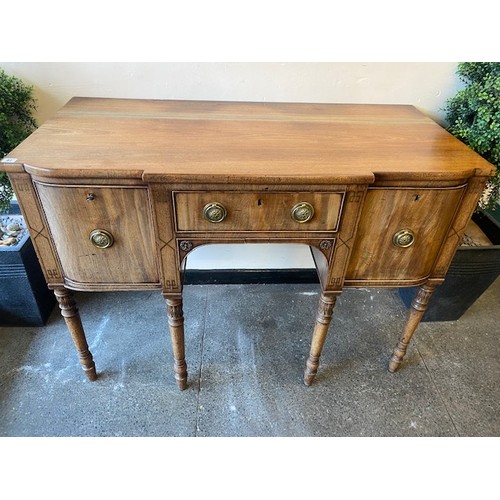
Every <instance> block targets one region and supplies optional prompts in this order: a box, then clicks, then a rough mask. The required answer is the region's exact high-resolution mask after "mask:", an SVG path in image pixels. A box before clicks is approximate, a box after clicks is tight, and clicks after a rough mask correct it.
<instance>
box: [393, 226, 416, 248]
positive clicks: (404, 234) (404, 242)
mask: <svg viewBox="0 0 500 500" xmlns="http://www.w3.org/2000/svg"><path fill="white" fill-rule="evenodd" d="M392 242H393V243H394V245H396V246H397V247H401V248H407V247H409V246H411V245H413V243H414V242H415V235H414V234H413V231H412V230H411V229H402V230H401V231H398V232H397V233H395V234H394V236H393V237H392Z"/></svg>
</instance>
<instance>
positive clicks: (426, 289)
mask: <svg viewBox="0 0 500 500" xmlns="http://www.w3.org/2000/svg"><path fill="white" fill-rule="evenodd" d="M436 286H437V285H435V284H430V283H429V284H425V285H421V286H420V287H419V288H418V290H417V294H416V295H415V298H414V299H413V301H412V303H411V307H410V309H409V311H408V318H407V320H406V326H405V329H404V331H403V334H402V335H401V338H400V339H399V342H398V345H397V346H396V348H395V349H394V352H393V354H392V357H391V359H390V361H389V371H390V372H395V371H397V370H398V369H399V367H400V366H401V363H402V362H403V358H404V356H405V354H406V350H407V349H408V345H409V343H410V340H411V338H412V336H413V334H414V333H415V330H416V329H417V326H418V325H419V324H420V320H421V319H422V316H423V315H424V312H425V310H426V309H427V305H428V304H429V300H430V298H431V296H432V294H433V293H434V290H435V289H436Z"/></svg>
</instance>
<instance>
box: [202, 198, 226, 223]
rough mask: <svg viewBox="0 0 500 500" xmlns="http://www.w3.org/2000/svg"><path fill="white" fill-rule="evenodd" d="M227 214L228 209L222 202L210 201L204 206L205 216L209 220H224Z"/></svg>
mask: <svg viewBox="0 0 500 500" xmlns="http://www.w3.org/2000/svg"><path fill="white" fill-rule="evenodd" d="M226 215H227V210H226V207H225V206H224V205H223V204H222V203H217V202H214V203H208V204H207V205H205V206H204V208H203V217H205V219H207V220H208V221H209V222H222V221H223V220H224V219H225V218H226Z"/></svg>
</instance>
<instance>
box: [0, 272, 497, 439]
mask: <svg viewBox="0 0 500 500" xmlns="http://www.w3.org/2000/svg"><path fill="white" fill-rule="evenodd" d="M318 292H319V290H318V286H317V285H204V286H186V287H185V293H184V315H185V319H186V358H187V362H188V370H189V387H188V389H187V390H186V391H184V392H180V391H178V389H177V387H176V384H175V381H174V377H173V370H172V350H171V346H170V340H169V336H168V327H167V318H166V310H165V306H164V302H163V299H162V297H161V295H160V293H156V292H155V293H150V292H117V293H99V294H98V293H96V294H88V293H76V294H75V295H76V298H77V300H78V305H79V308H80V312H81V315H82V320H83V323H84V326H85V328H86V331H87V338H88V341H89V344H90V348H91V351H92V353H93V355H94V359H95V362H96V366H97V370H98V373H99V378H98V380H97V381H96V382H93V383H92V382H89V381H87V380H86V379H85V378H84V375H83V372H82V371H81V369H80V366H79V363H78V360H77V356H76V353H75V351H74V348H73V345H72V343H71V340H70V337H69V334H68V333H67V330H66V327H65V324H64V321H63V320H62V318H61V317H60V316H59V312H58V310H55V311H54V312H53V314H52V316H51V318H50V320H49V322H48V324H47V326H45V327H42V328H0V403H1V407H0V435H1V436H499V435H500V341H499V329H498V325H499V324H500V308H499V307H498V304H499V302H500V279H499V280H497V281H496V282H495V283H494V284H493V285H492V286H491V287H490V289H489V290H488V291H487V292H486V293H485V294H484V295H483V296H482V297H481V298H480V299H479V300H478V301H477V302H476V303H475V304H474V305H473V306H472V308H470V309H469V311H467V313H466V314H465V315H464V316H463V317H462V318H461V319H460V320H459V321H456V322H446V323H445V322H443V323H422V324H421V325H420V327H419V329H418V330H417V333H416V334H415V337H414V341H413V342H412V344H411V346H410V349H409V352H408V354H407V356H406V358H405V361H404V364H403V365H402V368H401V370H400V371H399V372H398V373H396V374H390V373H389V372H388V371H387V363H388V360H389V357H390V354H391V352H392V348H393V347H394V345H395V344H396V342H397V339H398V336H399V333H400V331H401V329H402V327H403V324H404V318H405V309H404V306H403V304H402V302H401V300H400V298H399V296H398V294H397V291H396V290H385V289H361V290H345V291H344V293H343V294H342V296H341V297H340V298H339V300H338V302H337V306H336V308H335V312H334V319H333V321H332V325H331V327H330V334H329V336H328V338H327V341H326V344H325V347H324V350H323V355H322V360H321V366H320V371H319V373H318V376H317V377H316V380H315V382H314V383H313V385H312V386H311V387H306V386H304V385H303V383H302V374H303V369H304V364H305V358H306V355H307V353H308V349H309V342H310V335H311V332H312V327H313V323H314V316H315V312H316V306H317V301H318Z"/></svg>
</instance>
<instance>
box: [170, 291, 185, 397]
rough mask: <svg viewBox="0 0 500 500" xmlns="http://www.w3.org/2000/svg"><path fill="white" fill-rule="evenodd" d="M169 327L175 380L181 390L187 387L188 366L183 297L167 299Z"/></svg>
mask: <svg viewBox="0 0 500 500" xmlns="http://www.w3.org/2000/svg"><path fill="white" fill-rule="evenodd" d="M165 299H166V302H167V314H168V325H169V329H170V338H171V339H172V348H173V351H174V372H175V380H176V381H177V385H178V386H179V389H180V390H181V391H183V390H184V389H186V387H187V365H186V360H185V359H184V357H185V353H184V316H183V314H182V297H176V298H172V297H166V298H165Z"/></svg>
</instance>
